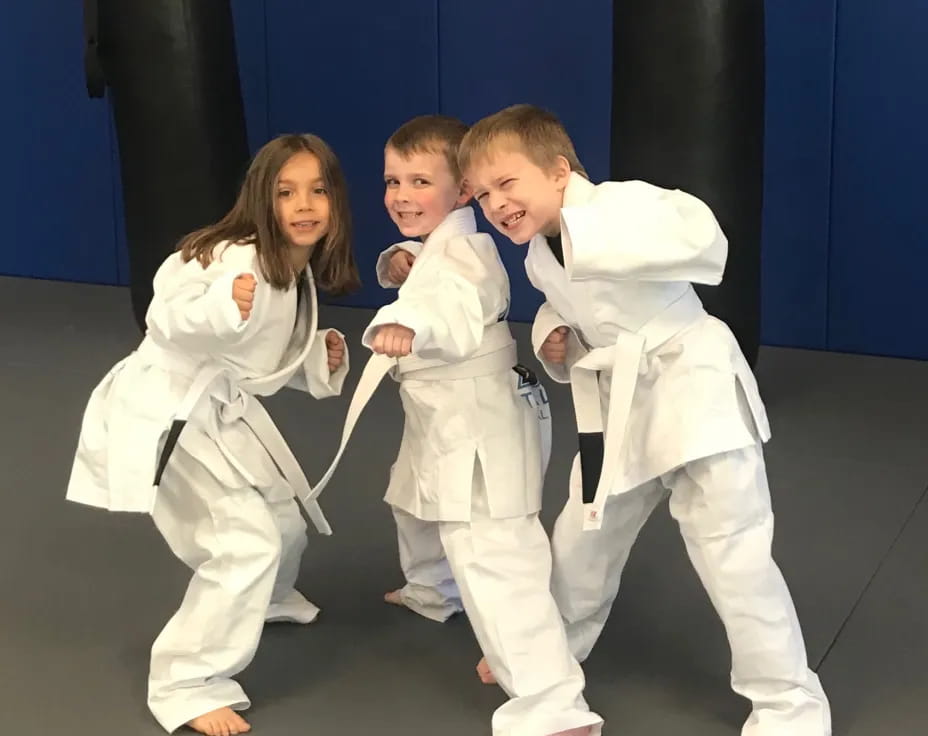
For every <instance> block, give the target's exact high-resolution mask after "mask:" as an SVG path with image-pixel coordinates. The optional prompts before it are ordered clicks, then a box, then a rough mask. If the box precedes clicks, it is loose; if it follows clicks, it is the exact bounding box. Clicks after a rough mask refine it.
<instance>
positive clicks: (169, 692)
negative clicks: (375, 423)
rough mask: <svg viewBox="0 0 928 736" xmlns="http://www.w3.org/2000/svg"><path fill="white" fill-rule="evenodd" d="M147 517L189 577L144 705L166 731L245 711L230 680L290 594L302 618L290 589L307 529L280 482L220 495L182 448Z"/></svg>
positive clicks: (283, 615)
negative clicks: (222, 712) (206, 716)
mask: <svg viewBox="0 0 928 736" xmlns="http://www.w3.org/2000/svg"><path fill="white" fill-rule="evenodd" d="M152 518H153V520H154V522H155V526H156V527H157V528H158V531H159V532H161V535H162V536H163V537H164V539H165V541H166V542H167V543H168V546H169V547H170V548H171V551H172V552H173V553H174V554H175V555H176V556H177V557H178V558H179V559H180V560H181V561H182V562H183V563H184V564H186V565H187V566H188V567H189V568H190V569H191V570H192V571H193V577H192V578H191V580H190V584H189V585H188V587H187V592H186V594H185V595H184V599H183V602H182V603H181V605H180V608H179V609H178V610H177V612H176V613H175V614H174V616H173V617H172V618H171V619H170V620H169V621H168V623H167V625H166V626H165V627H164V629H163V630H162V631H161V633H160V634H159V636H158V638H157V639H156V640H155V643H154V645H153V646H152V651H151V671H150V675H149V682H148V705H149V708H150V709H151V712H152V714H153V715H154V716H155V718H156V719H157V720H158V722H159V723H160V724H161V725H162V726H163V727H164V728H165V730H167V731H168V732H169V733H170V732H173V731H174V730H175V729H177V728H179V727H180V726H182V725H183V724H185V723H187V722H188V721H189V720H191V719H192V718H195V717H197V716H199V715H202V714H203V713H207V712H209V711H211V710H215V709H216V708H221V707H224V706H228V707H230V708H232V709H233V710H244V709H246V708H248V707H249V706H250V705H251V703H250V701H249V699H248V696H247V695H245V692H244V690H242V688H241V686H240V685H239V684H238V683H237V682H235V681H234V680H233V679H231V678H232V677H233V676H235V675H236V674H238V673H239V672H241V671H242V670H243V669H244V668H245V667H246V666H247V665H248V664H249V663H250V662H251V660H252V658H253V657H254V655H255V651H256V650H257V648H258V641H259V640H260V638H261V632H262V629H263V627H264V622H265V620H278V619H283V620H286V619H288V618H289V617H288V615H287V614H288V602H290V601H292V599H293V597H294V596H295V597H296V598H298V599H299V600H300V602H302V604H303V611H302V613H304V614H305V613H306V602H305V600H304V599H302V597H301V596H299V594H297V593H295V591H294V588H293V586H294V583H295V582H296V578H297V575H298V573H299V569H300V559H301V556H302V554H303V550H304V549H305V548H306V543H307V539H306V524H305V522H304V521H303V518H302V516H301V515H300V511H299V509H298V507H297V504H296V501H295V500H294V498H293V494H292V491H291V489H290V486H289V484H287V482H286V481H285V480H284V479H283V478H282V477H281V478H280V482H279V484H277V485H275V486H274V487H273V488H270V489H262V491H261V492H259V491H258V490H256V489H254V488H251V487H242V488H228V487H226V486H224V485H222V484H221V483H220V482H219V480H217V479H216V477H215V476H214V475H213V474H212V473H211V472H210V471H209V469H208V468H207V467H206V466H204V465H203V464H202V463H201V462H199V461H198V460H196V459H195V458H194V457H193V456H191V455H190V454H189V453H187V452H185V450H184V449H183V447H181V446H177V447H176V448H175V449H174V453H173V454H172V456H171V460H170V462H169V463H168V466H167V468H166V469H165V473H164V477H163V479H162V483H161V485H160V486H159V488H158V495H157V499H156V502H155V507H154V509H153V511H152ZM310 606H311V604H310ZM311 607H312V606H311ZM312 608H314V607H312ZM315 613H318V609H315Z"/></svg>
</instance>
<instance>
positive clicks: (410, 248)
mask: <svg viewBox="0 0 928 736" xmlns="http://www.w3.org/2000/svg"><path fill="white" fill-rule="evenodd" d="M400 250H404V251H406V252H407V253H410V254H412V255H413V256H414V257H416V258H418V257H419V254H420V253H421V252H422V243H420V242H418V241H415V240H404V241H403V242H402V243H396V244H395V245H391V246H390V247H389V248H387V249H386V250H384V251H383V252H381V254H380V255H379V256H377V283H379V284H380V285H381V286H382V287H383V288H384V289H398V288H400V286H402V284H398V283H396V282H395V281H393V280H392V279H390V275H389V272H390V259H391V258H392V257H393V255H394V254H395V253H396V252H397V251H400Z"/></svg>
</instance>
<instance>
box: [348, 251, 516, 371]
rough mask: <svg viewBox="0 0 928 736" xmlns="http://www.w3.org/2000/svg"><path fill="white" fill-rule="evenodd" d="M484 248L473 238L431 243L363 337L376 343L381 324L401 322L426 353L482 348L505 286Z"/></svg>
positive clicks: (452, 355)
mask: <svg viewBox="0 0 928 736" xmlns="http://www.w3.org/2000/svg"><path fill="white" fill-rule="evenodd" d="M472 237H476V236H472ZM486 237H489V236H486ZM491 242H492V241H491ZM484 249H485V246H484V245H483V241H481V240H471V239H470V238H466V239H465V238H455V239H452V240H450V241H448V242H446V243H435V244H434V245H433V244H430V245H429V249H428V251H427V252H426V254H425V255H423V256H421V258H420V259H419V260H418V262H417V265H416V269H415V270H414V271H413V272H412V273H410V276H409V279H408V280H407V281H406V283H405V284H404V285H403V288H402V289H400V292H399V296H398V298H397V300H396V301H395V302H393V303H392V304H388V305H386V306H385V307H382V308H381V309H380V310H379V311H378V312H377V314H376V315H375V317H374V319H373V321H372V322H371V323H370V325H368V327H367V329H366V330H365V332H364V336H363V337H362V340H361V341H362V343H363V344H364V345H365V346H366V347H368V348H370V347H371V346H372V344H373V341H374V337H375V336H376V334H377V330H378V329H379V328H380V327H382V326H385V325H390V324H398V325H402V326H404V327H407V328H408V329H410V330H412V331H413V332H414V333H415V337H414V338H413V343H412V352H413V353H414V354H416V355H419V356H420V357H422V358H430V359H439V360H443V361H447V362H451V361H457V360H462V359H464V358H466V357H468V356H469V355H471V354H473V353H474V352H476V350H477V348H478V347H479V346H480V342H481V340H483V329H484V324H485V322H486V311H487V309H489V308H490V307H491V305H490V304H488V297H489V295H491V294H492V293H493V292H494V290H495V291H500V290H501V289H504V288H505V286H504V285H503V284H501V283H497V282H498V281H499V280H500V278H501V276H500V274H496V273H493V272H492V271H491V269H490V268H488V263H489V262H491V261H487V260H486V259H487V258H488V253H484V252H482V251H483V250H484ZM481 256H482V257H481ZM494 257H495V250H494Z"/></svg>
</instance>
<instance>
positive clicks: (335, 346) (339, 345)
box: [325, 331, 345, 373]
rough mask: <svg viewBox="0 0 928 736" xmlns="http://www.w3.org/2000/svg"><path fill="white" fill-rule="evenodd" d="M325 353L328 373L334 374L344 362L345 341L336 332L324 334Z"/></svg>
mask: <svg viewBox="0 0 928 736" xmlns="http://www.w3.org/2000/svg"><path fill="white" fill-rule="evenodd" d="M325 352H326V354H327V355H328V358H329V373H335V371H337V370H338V369H339V368H341V365H342V363H343V362H344V361H345V341H344V340H342V338H341V337H339V335H338V333H337V332H331V331H330V332H327V333H326V334H325Z"/></svg>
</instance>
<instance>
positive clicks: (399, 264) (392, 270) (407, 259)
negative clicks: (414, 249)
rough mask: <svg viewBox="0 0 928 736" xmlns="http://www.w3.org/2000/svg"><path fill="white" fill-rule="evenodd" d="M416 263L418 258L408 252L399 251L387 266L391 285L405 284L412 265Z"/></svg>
mask: <svg viewBox="0 0 928 736" xmlns="http://www.w3.org/2000/svg"><path fill="white" fill-rule="evenodd" d="M415 262H416V257H415V256H414V255H413V254H412V253H410V252H409V251H408V250H398V251H396V253H394V254H393V255H392V256H390V263H389V265H388V266H387V278H388V279H390V281H391V283H394V284H403V283H405V282H406V279H407V278H409V271H410V270H411V269H412V264H413V263H415Z"/></svg>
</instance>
